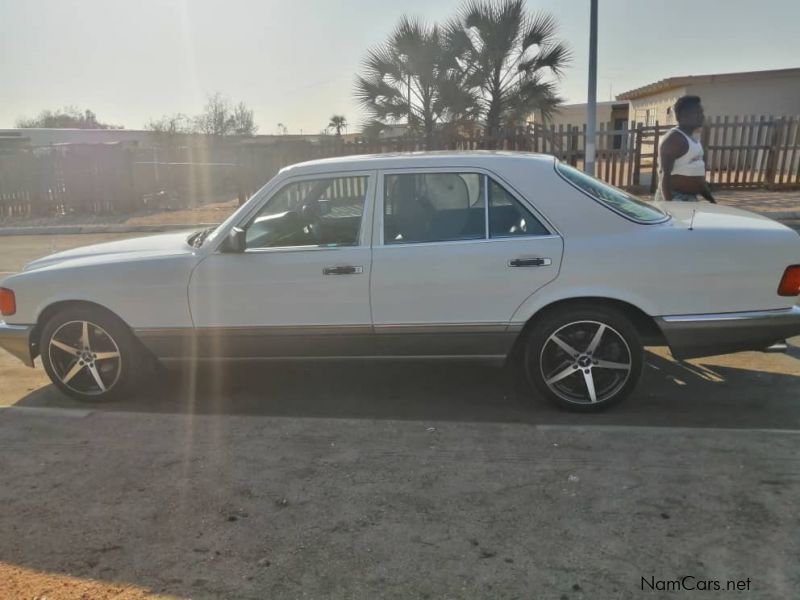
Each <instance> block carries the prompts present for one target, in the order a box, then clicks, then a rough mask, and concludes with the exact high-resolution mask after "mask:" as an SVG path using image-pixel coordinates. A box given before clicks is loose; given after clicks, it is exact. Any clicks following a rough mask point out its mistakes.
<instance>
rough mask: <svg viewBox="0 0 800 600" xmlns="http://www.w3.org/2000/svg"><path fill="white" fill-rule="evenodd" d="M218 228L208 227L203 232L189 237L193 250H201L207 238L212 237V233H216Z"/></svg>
mask: <svg viewBox="0 0 800 600" xmlns="http://www.w3.org/2000/svg"><path fill="white" fill-rule="evenodd" d="M216 228H217V227H216V226H214V227H206V228H205V229H203V230H202V231H198V232H196V233H193V234H192V235H191V236H190V237H189V244H191V246H192V247H193V248H199V247H200V246H202V245H203V242H205V241H206V238H207V237H208V236H209V235H211V232H212V231H214V230H215V229H216Z"/></svg>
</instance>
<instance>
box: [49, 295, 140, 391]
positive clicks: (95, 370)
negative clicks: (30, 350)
mask: <svg viewBox="0 0 800 600" xmlns="http://www.w3.org/2000/svg"><path fill="white" fill-rule="evenodd" d="M39 348H40V349H41V350H40V352H41V356H42V364H43V365H44V369H45V371H46V372H47V375H48V376H49V377H50V380H51V381H52V382H53V383H54V384H55V385H56V387H58V388H59V389H60V390H61V391H63V392H64V393H66V394H68V395H69V396H72V397H73V398H75V399H77V400H82V401H85V402H102V401H105V400H111V399H114V398H116V397H119V396H120V395H122V394H123V393H125V392H126V391H128V389H129V387H130V385H131V383H132V382H133V381H134V379H135V375H136V371H137V365H138V362H139V361H138V353H137V346H136V344H135V340H134V338H133V336H132V334H131V333H130V332H129V331H128V329H127V327H125V325H124V324H123V323H121V322H120V321H119V320H118V319H117V318H116V317H114V316H113V315H110V314H106V313H104V312H102V311H99V310H92V309H91V308H89V307H82V306H81V307H72V308H67V309H65V310H63V311H61V312H59V313H57V314H56V315H55V316H53V317H52V318H51V319H50V320H49V321H48V322H47V323H46V324H45V326H44V328H43V329H42V335H41V340H40V345H39Z"/></svg>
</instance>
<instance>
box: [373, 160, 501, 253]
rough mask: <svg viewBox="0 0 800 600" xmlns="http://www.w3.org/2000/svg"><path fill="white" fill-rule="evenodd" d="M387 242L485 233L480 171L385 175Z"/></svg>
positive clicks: (469, 237) (475, 236) (438, 239)
mask: <svg viewBox="0 0 800 600" xmlns="http://www.w3.org/2000/svg"><path fill="white" fill-rule="evenodd" d="M384 181H385V189H384V198H383V239H384V243H385V244H408V243H420V242H448V241H454V240H475V239H483V238H485V237H486V204H485V203H486V194H485V193H484V189H483V186H484V177H483V175H479V174H477V173H408V174H401V175H387V176H386V177H385V178H384Z"/></svg>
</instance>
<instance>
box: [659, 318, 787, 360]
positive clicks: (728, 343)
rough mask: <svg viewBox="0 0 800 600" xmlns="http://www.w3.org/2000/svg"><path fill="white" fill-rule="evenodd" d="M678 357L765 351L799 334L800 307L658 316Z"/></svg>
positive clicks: (671, 348)
mask: <svg viewBox="0 0 800 600" xmlns="http://www.w3.org/2000/svg"><path fill="white" fill-rule="evenodd" d="M656 322H657V323H658V325H659V327H660V328H661V331H662V332H663V334H664V337H665V338H666V339H667V343H668V344H669V347H670V350H671V351H672V354H673V356H675V357H676V358H697V357H698V356H713V355H715V354H728V353H730V352H741V351H743V350H764V349H765V348H767V347H768V346H771V345H772V344H774V343H775V342H778V341H780V340H784V339H786V338H790V337H792V336H795V335H800V306H793V307H791V308H785V309H778V310H759V311H748V312H737V313H716V314H704V315H674V316H665V317H657V318H656Z"/></svg>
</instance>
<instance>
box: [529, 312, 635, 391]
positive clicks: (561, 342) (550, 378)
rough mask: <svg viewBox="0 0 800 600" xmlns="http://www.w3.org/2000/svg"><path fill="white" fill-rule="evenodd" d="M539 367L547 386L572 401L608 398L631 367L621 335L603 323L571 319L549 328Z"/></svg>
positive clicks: (618, 389) (621, 385)
mask: <svg viewBox="0 0 800 600" xmlns="http://www.w3.org/2000/svg"><path fill="white" fill-rule="evenodd" d="M539 368H540V370H541V374H542V379H543V380H544V382H545V384H546V385H547V387H548V388H549V389H550V390H551V391H552V392H553V393H554V394H556V395H557V396H558V397H559V398H562V399H563V400H565V401H567V402H571V403H574V404H596V403H602V402H605V401H607V400H610V399H612V398H613V397H614V396H615V395H616V394H617V393H618V392H619V391H620V390H621V389H622V388H623V386H624V385H625V383H626V382H627V381H628V378H629V377H630V374H631V369H632V368H633V359H632V356H631V351H630V348H629V346H628V343H627V342H626V341H625V338H624V337H622V335H620V333H619V332H618V331H617V330H616V329H614V328H613V327H610V326H609V325H607V324H605V323H601V322H599V321H575V322H572V323H568V324H566V325H564V326H562V327H560V328H559V329H557V330H556V331H555V332H553V333H552V334H551V335H550V337H548V338H547V341H546V342H545V343H544V345H543V346H542V351H541V354H540V357H539Z"/></svg>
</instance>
